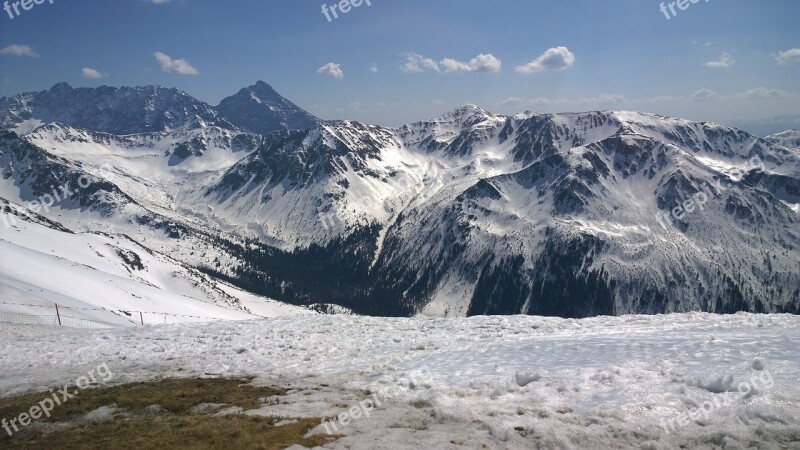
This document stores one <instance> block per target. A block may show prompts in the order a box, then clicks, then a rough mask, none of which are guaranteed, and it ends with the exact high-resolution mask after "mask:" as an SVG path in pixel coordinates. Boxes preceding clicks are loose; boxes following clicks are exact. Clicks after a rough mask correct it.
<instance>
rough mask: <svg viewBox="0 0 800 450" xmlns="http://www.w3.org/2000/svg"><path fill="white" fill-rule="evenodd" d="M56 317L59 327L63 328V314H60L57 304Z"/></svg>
mask: <svg viewBox="0 0 800 450" xmlns="http://www.w3.org/2000/svg"><path fill="white" fill-rule="evenodd" d="M56 317H58V326H61V313H59V312H58V303H56Z"/></svg>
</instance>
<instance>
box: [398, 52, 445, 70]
mask: <svg viewBox="0 0 800 450" xmlns="http://www.w3.org/2000/svg"><path fill="white" fill-rule="evenodd" d="M400 70H402V71H403V72H405V73H419V72H424V71H426V70H433V71H434V72H439V64H437V63H436V61H434V60H432V59H431V58H426V57H424V56H422V55H420V54H417V53H408V54H406V63H405V64H403V66H402V67H400Z"/></svg>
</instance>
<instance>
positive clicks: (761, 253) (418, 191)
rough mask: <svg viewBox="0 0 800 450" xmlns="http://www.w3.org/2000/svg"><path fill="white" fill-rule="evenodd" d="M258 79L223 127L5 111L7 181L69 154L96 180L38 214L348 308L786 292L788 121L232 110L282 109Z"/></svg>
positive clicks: (759, 296)
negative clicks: (20, 131) (95, 123)
mask: <svg viewBox="0 0 800 450" xmlns="http://www.w3.org/2000/svg"><path fill="white" fill-rule="evenodd" d="M101 89H102V88H101ZM123 89H124V88H123ZM271 92H274V91H272V89H271V88H269V86H267V85H266V84H264V85H263V86H261V85H260V83H259V84H256V85H255V86H251V87H249V88H245V89H243V90H242V91H240V92H239V94H237V95H236V96H234V97H232V99H233V100H231V101H230V102H228V103H229V106H231V108H230V110H226V114H222V113H219V114H218V116H217V120H219V118H220V117H225V118H226V120H229V119H230V117H234V116H237V114H234V113H231V111H240V112H242V114H241V115H238V118H237V119H230V122H232V125H235V126H231V127H219V126H209V125H208V124H206V125H204V126H198V127H195V128H191V127H190V128H185V127H183V128H181V127H178V128H181V130H180V131H161V132H158V133H152V132H148V133H142V134H136V135H133V136H116V135H115V134H114V133H101V132H100V131H103V130H100V129H96V128H90V129H82V127H78V126H74V125H73V126H68V125H63V124H61V125H50V126H46V127H40V128H38V129H37V130H35V131H33V132H31V133H28V134H26V135H24V136H22V137H20V136H17V135H16V134H14V133H11V132H9V131H6V132H5V134H4V135H3V136H2V139H0V152H2V155H1V156H0V162H1V163H2V169H3V170H4V173H3V181H2V183H3V184H2V186H0V188H2V189H1V190H0V193H2V194H0V196H2V197H5V198H6V199H7V201H10V202H15V203H21V202H23V201H25V200H26V199H30V198H33V197H36V195H38V194H37V193H39V192H41V191H43V189H44V188H43V187H42V186H44V185H48V186H49V185H51V184H52V185H58V184H59V183H63V182H64V181H65V180H67V179H68V178H65V177H66V176H67V175H64V177H61V175H58V176H59V177H60V178H58V179H57V180H49V179H48V180H47V182H40V181H36V176H37V175H36V174H39V173H47V172H49V173H51V174H53V173H56V172H55V169H53V167H61V166H64V167H72V168H75V170H82V171H84V172H86V173H88V174H91V176H93V177H97V178H99V179H102V180H104V181H105V182H107V183H109V185H108V186H106V187H105V188H103V192H104V193H105V195H103V196H102V198H100V197H97V196H95V197H89V198H88V200H86V201H87V202H88V203H85V204H69V203H63V204H60V205H57V206H56V207H55V208H53V209H52V211H51V213H50V214H44V215H45V216H46V217H47V219H49V220H53V221H56V222H58V223H59V224H60V225H62V226H64V227H65V228H68V229H71V230H76V231H77V230H89V231H108V227H109V226H113V232H115V233H124V234H125V235H126V236H128V237H130V238H131V239H135V240H136V241H137V242H139V243H140V245H142V246H143V247H145V248H150V249H154V250H157V251H160V252H167V253H168V254H170V255H171V256H172V257H174V258H176V259H177V260H180V261H181V262H182V263H185V264H187V265H189V266H192V267H195V268H198V269H200V270H203V271H204V272H206V273H207V274H211V275H213V276H215V277H219V278H221V279H225V280H228V281H230V282H232V283H235V284H237V285H238V286H240V287H243V288H246V289H249V290H251V291H253V292H257V293H259V294H263V295H267V296H270V297H272V298H276V299H279V300H283V301H287V302H292V303H297V304H315V303H325V304H337V305H341V306H343V307H346V308H350V309H352V310H353V311H355V312H356V313H366V314H382V315H413V314H431V315H449V316H464V315H475V314H517V313H522V314H541V315H558V316H567V317H584V316H589V315H599V314H625V313H659V312H671V311H695V310H703V311H714V312H735V311H756V312H790V313H800V269H798V267H800V264H798V263H799V262H800V226H798V225H800V216H799V214H800V150H798V149H797V148H796V147H791V146H788V145H786V143H785V142H783V141H782V140H781V141H778V140H776V139H774V138H770V139H768V140H765V139H760V138H757V137H755V136H752V135H749V134H747V133H745V132H742V131H740V130H736V129H733V128H729V127H725V126H722V125H719V124H715V123H697V122H690V121H686V120H681V119H677V118H671V117H663V116H658V115H654V114H647V113H636V112H624V111H601V112H587V113H578V114H555V115H554V114H535V113H528V112H526V113H522V114H518V115H515V116H500V115H495V114H491V113H489V112H488V111H485V110H483V109H481V108H479V107H477V106H473V105H467V106H465V107H462V108H459V109H457V110H454V111H451V112H448V113H446V114H444V115H442V116H439V117H436V118H434V119H431V120H427V121H422V122H418V123H414V124H409V125H406V126H403V127H399V128H387V127H380V126H374V125H366V124H362V123H358V122H353V121H341V122H326V123H320V122H314V123H313V124H312V126H310V127H307V128H301V129H293V128H294V127H295V125H291V124H290V123H289V121H286V120H284V119H280V120H279V122H280V123H281V124H283V125H282V128H280V127H279V128H278V129H275V130H271V132H269V133H266V134H263V135H261V134H255V133H248V132H242V131H239V129H244V130H249V131H251V132H252V131H255V130H254V128H253V124H257V123H261V121H262V120H265V121H266V122H264V126H269V124H270V123H273V122H269V120H267V119H261V118H260V117H268V116H269V114H267V113H266V110H265V109H264V108H261V107H256V106H257V105H264V104H268V105H269V106H270V108H272V107H276V108H277V109H280V110H281V111H282V113H281V114H278V115H277V116H270V117H278V116H280V117H283V118H285V117H289V116H292V115H293V114H295V113H296V111H295V108H296V107H295V106H294V105H293V104H291V103H288V104H283V105H284V106H283V107H277V106H276V105H279V104H278V103H274V102H272V103H270V102H271V101H272V100H269V99H273V100H274V99H275V97H273V96H272V94H271ZM25 95H27V94H23V95H22V96H17V97H24V96H25ZM276 95H277V94H276ZM278 97H279V96H278ZM281 98H282V97H281ZM4 101H6V102H8V100H4ZM223 103H226V102H223ZM50 108H51V107H50V106H46V107H45V106H43V107H42V109H48V110H49V109H50ZM250 108H252V110H253V111H254V112H253V114H252V115H250V114H249V113H248V111H249V110H250ZM167 109H169V110H172V109H173V108H172V107H169V108H167ZM218 109H219V108H218ZM270 110H271V111H272V109H270ZM107 114H108V116H109V117H111V116H112V115H114V114H117V113H114V112H111V111H109V112H107ZM263 114H267V115H263ZM301 115H302V114H301ZM2 117H8V116H7V115H4V116H2ZM248 117H249V118H250V119H246V118H248ZM4 120H5V119H4ZM137 120H138V119H137ZM246 120H252V121H253V122H252V123H251V124H250V125H248V124H247V123H246ZM12 122H13V120H12ZM4 123H5V122H4ZM115 126H116V127H119V128H126V129H130V128H133V125H131V124H116V125H115ZM298 127H299V126H298ZM112 128H113V127H112ZM120 134H123V133H120ZM34 149H38V150H34ZM26 154H42V155H45V154H46V155H49V156H46V157H45V156H42V157H41V158H45V162H46V164H45V163H44V162H39V163H35V161H32V160H31V161H29V160H26V159H25V156H24V155H26ZM51 165H53V166H52V167H50V166H51ZM59 170H61V169H59ZM59 173H60V172H59ZM23 174H24V175H23ZM42 183H44V184H42ZM37 186H38V187H37ZM95 194H96V193H95ZM87 195H90V194H89V193H87ZM103 202H105V203H103ZM93 205H98V206H97V208H100V206H102V208H101V209H102V211H104V213H103V214H98V213H96V212H93V210H92V208H93Z"/></svg>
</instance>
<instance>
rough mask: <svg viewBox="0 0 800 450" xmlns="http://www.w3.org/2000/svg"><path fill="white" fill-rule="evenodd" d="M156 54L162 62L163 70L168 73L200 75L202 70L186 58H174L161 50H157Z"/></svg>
mask: <svg viewBox="0 0 800 450" xmlns="http://www.w3.org/2000/svg"><path fill="white" fill-rule="evenodd" d="M154 56H155V57H156V59H157V60H158V62H159V63H160V64H161V70H163V71H164V72H167V73H177V74H180V75H199V74H200V72H198V71H197V69H195V68H194V67H192V65H191V64H189V61H186V60H185V59H172V58H171V57H170V56H169V55H165V54H164V53H161V52H155V54H154Z"/></svg>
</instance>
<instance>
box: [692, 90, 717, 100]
mask: <svg viewBox="0 0 800 450" xmlns="http://www.w3.org/2000/svg"><path fill="white" fill-rule="evenodd" d="M718 98H719V94H717V93H716V92H714V91H712V90H711V89H700V90H699V91H696V92H695V93H694V94H692V99H693V100H695V101H698V102H710V101H712V100H716V99H718Z"/></svg>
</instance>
